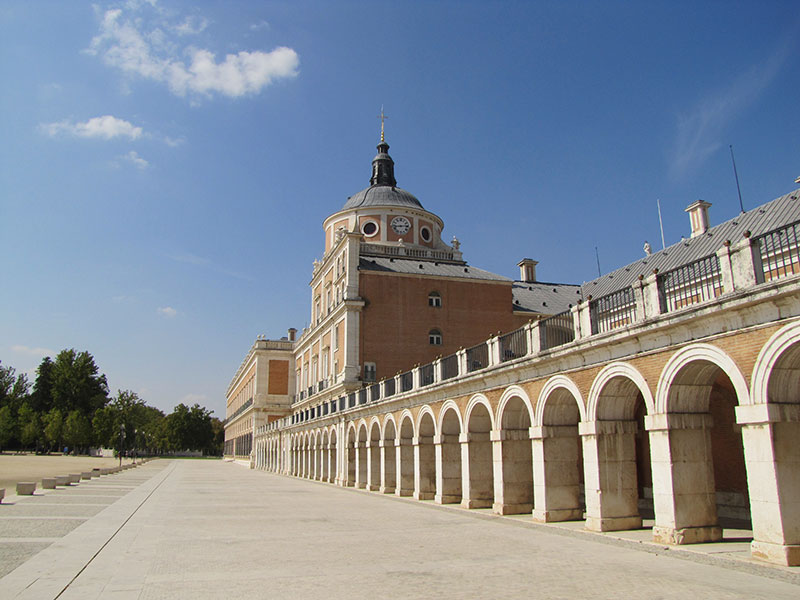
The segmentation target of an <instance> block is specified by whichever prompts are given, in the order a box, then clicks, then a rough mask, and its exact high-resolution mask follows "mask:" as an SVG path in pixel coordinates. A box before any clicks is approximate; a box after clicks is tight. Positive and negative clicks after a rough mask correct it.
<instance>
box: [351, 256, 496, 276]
mask: <svg viewBox="0 0 800 600" xmlns="http://www.w3.org/2000/svg"><path fill="white" fill-rule="evenodd" d="M359 269H360V270H362V271H380V272H384V273H403V274H406V275H430V276H433V277H459V278H462V279H482V280H484V281H508V282H510V281H511V279H509V278H508V277H503V276H502V275H496V274H495V273H490V272H489V271H484V270H483V269H478V268H476V267H472V266H470V265H468V264H466V263H458V262H434V261H429V260H416V259H413V258H390V257H382V256H362V257H361V258H360V261H359Z"/></svg>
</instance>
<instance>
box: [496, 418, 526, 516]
mask: <svg viewBox="0 0 800 600" xmlns="http://www.w3.org/2000/svg"><path fill="white" fill-rule="evenodd" d="M490 439H491V440H492V458H493V467H494V504H493V505H492V510H493V511H494V512H495V513H497V514H498V515H520V514H524V513H529V512H531V511H532V510H533V465H532V461H531V446H530V435H529V433H528V430H527V429H525V430H519V429H510V430H495V431H492V432H491V434H490Z"/></svg>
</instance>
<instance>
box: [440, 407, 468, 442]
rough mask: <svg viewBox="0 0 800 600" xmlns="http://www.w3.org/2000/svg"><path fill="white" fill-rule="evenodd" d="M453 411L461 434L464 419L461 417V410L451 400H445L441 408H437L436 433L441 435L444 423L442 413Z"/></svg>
mask: <svg viewBox="0 0 800 600" xmlns="http://www.w3.org/2000/svg"><path fill="white" fill-rule="evenodd" d="M450 409H452V410H454V411H455V412H456V417H458V431H459V433H462V432H463V431H464V418H463V417H462V416H461V410H460V409H459V408H458V404H456V403H455V402H454V401H453V400H446V401H445V402H444V404H442V406H441V407H439V420H438V421H437V423H436V431H437V432H439V434H440V435H441V431H442V425H443V423H444V413H446V412H447V411H448V410H450Z"/></svg>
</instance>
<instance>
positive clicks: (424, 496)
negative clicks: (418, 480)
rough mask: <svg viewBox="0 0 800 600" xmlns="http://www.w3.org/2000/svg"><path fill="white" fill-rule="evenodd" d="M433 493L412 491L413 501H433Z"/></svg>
mask: <svg viewBox="0 0 800 600" xmlns="http://www.w3.org/2000/svg"><path fill="white" fill-rule="evenodd" d="M434 495H435V494H434V493H433V492H418V491H417V490H414V500H433V497H434Z"/></svg>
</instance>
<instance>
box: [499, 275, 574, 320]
mask: <svg viewBox="0 0 800 600" xmlns="http://www.w3.org/2000/svg"><path fill="white" fill-rule="evenodd" d="M512 293H513V295H514V310H515V311H522V312H529V313H532V314H546V315H555V314H558V313H561V312H564V311H565V310H567V309H569V308H570V306H574V305H576V304H577V303H578V300H580V299H581V286H579V285H573V284H569V283H547V282H544V281H534V282H531V283H528V282H525V281H515V282H514V286H513V288H512Z"/></svg>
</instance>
